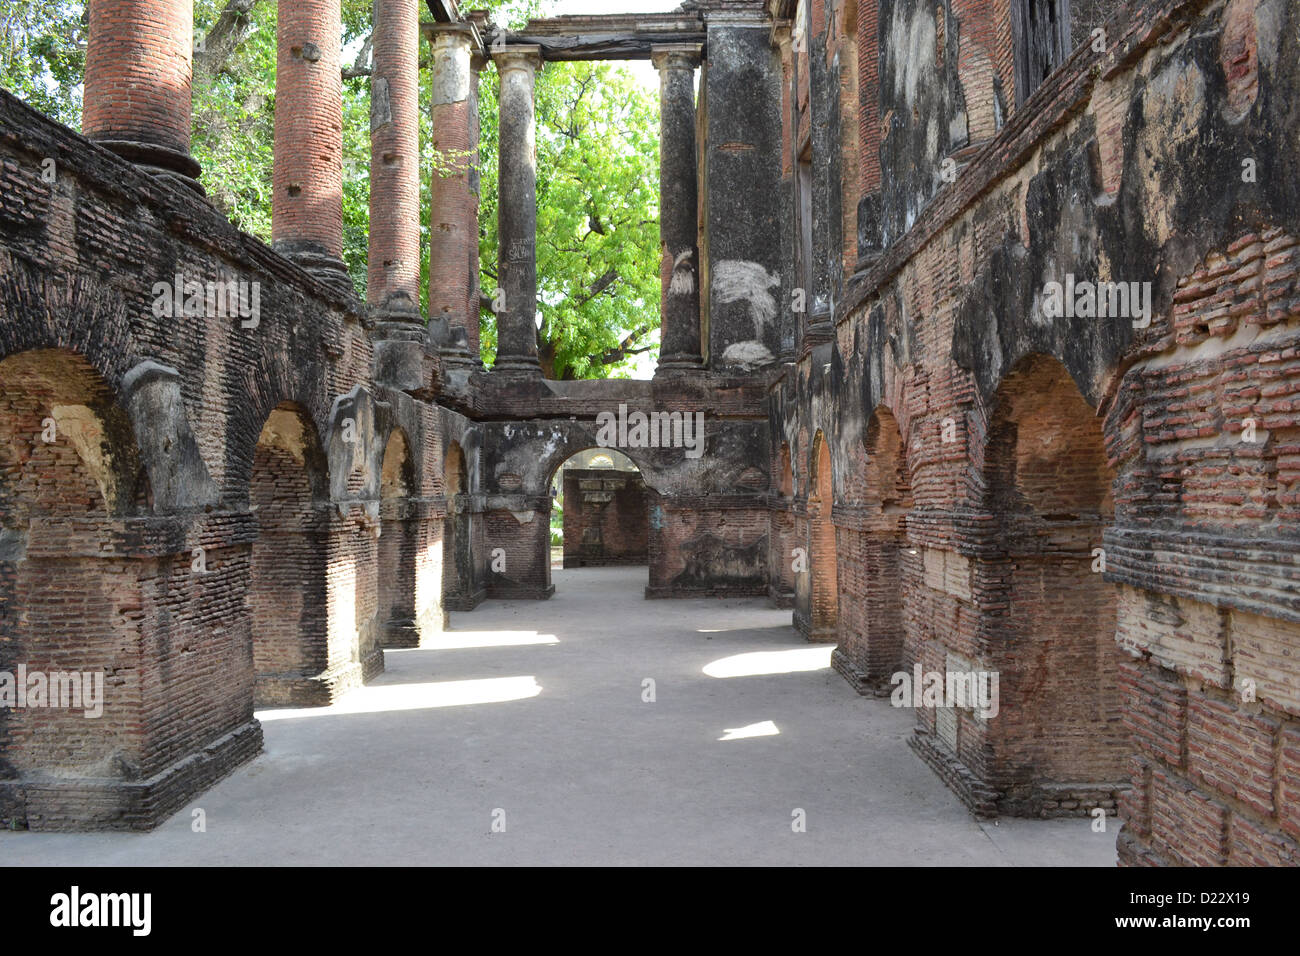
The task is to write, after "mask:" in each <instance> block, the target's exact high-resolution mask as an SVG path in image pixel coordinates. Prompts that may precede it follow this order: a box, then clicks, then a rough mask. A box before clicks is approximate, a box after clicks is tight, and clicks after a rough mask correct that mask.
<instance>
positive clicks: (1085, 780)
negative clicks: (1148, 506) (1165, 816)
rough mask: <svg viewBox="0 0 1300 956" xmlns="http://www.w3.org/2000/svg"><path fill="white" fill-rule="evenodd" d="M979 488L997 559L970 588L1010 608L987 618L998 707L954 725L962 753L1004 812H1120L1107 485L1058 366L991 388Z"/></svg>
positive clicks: (1087, 424)
mask: <svg viewBox="0 0 1300 956" xmlns="http://www.w3.org/2000/svg"><path fill="white" fill-rule="evenodd" d="M984 475H985V497H986V502H987V511H988V513H990V514H991V515H992V516H993V518H994V521H995V524H996V528H997V547H996V550H995V552H994V553H996V554H997V555H998V557H997V558H996V559H983V560H981V561H980V562H979V566H978V568H977V570H976V581H977V582H978V583H979V584H981V585H982V587H983V589H984V593H983V604H984V605H985V606H993V607H996V606H998V605H999V604H1002V605H1004V606H1005V610H1004V611H1001V612H1000V613H998V612H992V613H990V612H987V611H986V612H985V613H984V616H983V617H982V630H983V632H984V635H985V636H984V640H983V641H982V643H983V644H984V646H985V647H987V656H988V660H987V666H988V667H989V668H990V669H991V670H993V671H994V672H996V673H997V674H998V675H999V685H1000V704H999V709H998V715H997V717H996V718H995V719H991V720H985V721H980V720H979V719H978V718H977V717H975V716H973V715H972V714H971V713H967V712H963V713H961V714H960V717H959V720H960V721H961V725H960V726H958V727H957V728H956V729H955V731H956V736H957V740H956V743H957V751H958V753H959V754H962V755H963V762H965V763H967V766H983V767H986V768H987V769H986V770H985V771H984V773H985V774H986V775H987V780H988V782H989V783H990V784H991V785H992V786H993V788H994V790H995V791H996V792H997V793H998V794H999V809H1000V810H1001V811H1002V812H1004V813H1010V814H1024V815H1033V816H1037V815H1040V814H1048V815H1051V814H1054V813H1076V814H1081V813H1086V812H1087V811H1088V809H1089V808H1091V807H1095V806H1097V805H1098V804H1099V803H1100V802H1103V801H1113V800H1114V799H1116V796H1117V793H1118V789H1119V786H1120V782H1121V781H1123V780H1124V779H1125V777H1126V761H1127V756H1128V750H1129V748H1128V742H1127V735H1126V733H1125V730H1124V728H1123V725H1122V722H1121V719H1120V694H1119V687H1118V668H1119V661H1120V651H1119V649H1118V647H1117V646H1116V643H1115V615H1116V595H1115V591H1114V588H1113V587H1112V586H1111V585H1109V584H1107V583H1106V582H1105V581H1104V580H1103V579H1102V575H1101V573H1099V572H1100V566H1099V565H1098V562H1097V561H1096V557H1095V555H1094V549H1095V548H1099V547H1100V545H1101V539H1102V531H1103V529H1104V528H1105V526H1106V525H1107V524H1108V523H1110V521H1111V520H1112V517H1113V513H1114V508H1113V502H1112V497H1111V485H1112V482H1113V479H1114V475H1113V473H1112V471H1111V469H1110V468H1109V466H1108V464H1107V460H1106V453H1105V447H1104V444H1103V439H1102V429H1101V423H1100V421H1099V420H1098V419H1097V417H1096V415H1095V414H1094V412H1093V410H1092V408H1091V407H1090V406H1089V405H1088V403H1087V401H1086V400H1085V399H1084V397H1083V396H1082V394H1080V392H1079V389H1078V388H1077V386H1076V385H1075V383H1074V381H1073V379H1072V378H1071V377H1070V374H1069V372H1067V371H1066V369H1065V368H1064V366H1062V365H1061V364H1060V363H1059V362H1057V361H1056V360H1055V359H1052V358H1049V357H1046V356H1041V355H1034V356H1030V357H1029V358H1027V359H1025V360H1024V361H1022V362H1021V363H1019V364H1018V365H1017V366H1016V367H1015V368H1014V369H1013V370H1012V372H1011V373H1010V374H1008V375H1007V377H1006V378H1005V379H1004V380H1003V382H1002V384H1001V386H1000V387H999V388H998V391H997V394H996V395H995V398H994V406H993V414H992V418H991V421H990V426H989V434H988V444H987V450H986V454H985V471H984ZM967 737H969V741H967V739H966V738H967ZM977 751H978V753H979V758H978V762H976V759H977V758H976V752H977ZM1111 805H1112V806H1113V803H1112V804H1111Z"/></svg>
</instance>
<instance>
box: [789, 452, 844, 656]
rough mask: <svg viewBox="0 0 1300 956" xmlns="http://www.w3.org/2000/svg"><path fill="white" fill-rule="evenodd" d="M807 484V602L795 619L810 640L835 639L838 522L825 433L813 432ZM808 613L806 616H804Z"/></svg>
mask: <svg viewBox="0 0 1300 956" xmlns="http://www.w3.org/2000/svg"><path fill="white" fill-rule="evenodd" d="M809 469H810V470H809V487H808V554H807V563H808V572H807V577H808V591H807V593H808V603H807V607H806V609H802V610H804V615H801V614H800V613H799V610H801V609H798V608H797V609H796V613H795V623H796V626H797V627H798V629H799V630H800V631H801V632H802V633H803V635H804V637H806V638H807V639H808V640H810V641H819V642H823V641H835V640H836V639H837V636H838V635H837V630H838V624H839V569H838V566H837V562H838V558H837V557H836V541H835V525H834V523H833V521H832V520H831V509H832V507H833V495H834V493H833V491H832V479H831V452H830V448H829V447H828V445H827V442H826V436H825V435H824V434H822V432H821V431H820V430H819V431H818V432H817V433H816V434H815V435H814V436H813V443H812V451H811V453H810V455H809ZM805 615H806V616H805Z"/></svg>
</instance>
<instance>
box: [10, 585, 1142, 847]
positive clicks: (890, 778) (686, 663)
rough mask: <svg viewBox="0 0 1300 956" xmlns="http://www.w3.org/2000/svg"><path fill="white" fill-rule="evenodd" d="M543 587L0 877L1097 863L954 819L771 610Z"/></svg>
mask: <svg viewBox="0 0 1300 956" xmlns="http://www.w3.org/2000/svg"><path fill="white" fill-rule="evenodd" d="M554 578H555V583H556V589H557V590H556V594H555V597H554V598H552V599H551V600H549V601H545V602H531V601H528V602H523V601H520V602H506V601H490V602H488V603H486V604H484V605H482V606H481V607H480V608H479V609H478V610H476V611H473V612H471V613H465V614H453V616H452V630H451V631H449V632H447V633H445V634H444V635H442V637H441V640H440V645H439V646H438V647H435V648H428V649H425V648H420V649H414V650H399V651H388V652H387V670H386V672H385V673H384V674H383V675H382V676H381V677H379V678H378V679H376V680H375V681H374V682H373V683H371V684H369V685H367V686H365V687H362V688H360V689H358V690H355V691H353V692H352V693H350V694H348V695H347V696H346V697H344V698H343V700H342V701H341V702H340V703H338V704H336V705H335V706H332V707H328V708H319V709H298V710H278V711H262V712H259V714H258V717H259V718H260V719H261V720H262V721H263V724H264V728H265V734H266V751H265V753H263V754H262V755H261V756H260V757H258V758H257V759H256V760H254V761H253V762H251V763H250V764H248V765H246V766H245V767H243V768H242V769H240V770H238V771H236V772H235V773H234V774H233V775H232V776H230V777H228V778H227V779H225V780H224V781H222V782H221V783H220V784H218V785H217V786H216V787H214V788H213V789H212V790H210V791H209V792H208V793H206V794H204V795H203V796H202V797H200V798H199V799H198V800H196V801H195V802H194V803H192V804H190V805H189V806H188V807H187V808H186V809H185V810H183V811H182V812H180V813H178V814H176V815H175V816H174V817H172V818H171V819H170V820H168V821H167V822H166V823H165V824H164V825H163V826H161V827H160V828H158V829H157V830H155V831H153V832H151V833H138V834H133V833H82V834H53V833H52V834H42V833H0V862H3V863H4V864H11V865H13V864H22V865H42V864H50V865H69V864H83V865H85V864H89V865H98V864H116V865H131V864H144V865H159V864H161V865H221V864H243V865H276V864H335V865H337V864H344V865H346V864H422V865H423V864H435V865H436V864H503V865H511V864H610V865H638V864H705V865H718V864H721V865H727V864H741V865H744V864H796V865H812V864H836V865H841V864H842V865H862V864H867V865H871V864H903V865H908V864H950V865H968V864H976V865H1030V864H1035V865H1051V864H1069V865H1081V864H1082V865H1099V866H1113V865H1114V863H1115V833H1116V831H1117V829H1118V822H1117V821H1116V820H1115V819H1114V818H1113V817H1112V818H1110V819H1108V820H1107V832H1106V833H1094V832H1092V828H1091V821H1090V820H1087V819H1067V820H1052V821H1037V820H1017V819H1003V820H1001V821H1000V822H999V824H997V825H994V824H992V823H979V822H977V821H975V820H974V819H973V818H972V817H971V816H970V815H969V814H968V813H967V812H966V810H965V809H964V808H963V807H962V806H961V804H960V803H959V802H958V800H957V798H956V797H955V796H953V794H952V793H950V792H949V791H948V789H947V788H946V787H945V786H944V785H943V783H942V782H940V780H939V779H938V778H937V777H936V776H935V775H934V774H933V773H932V772H931V771H930V769H929V768H928V767H926V766H925V765H924V764H923V763H922V762H921V761H920V760H919V759H918V758H917V757H916V756H915V755H914V754H913V753H912V752H911V750H909V748H908V747H907V743H906V741H907V737H908V735H909V734H910V733H911V728H912V724H913V722H914V721H913V714H912V713H911V712H910V711H904V710H902V709H895V708H893V707H891V706H890V704H889V702H888V701H887V700H874V699H864V698H861V697H858V696H857V695H856V694H855V693H854V692H853V690H852V689H851V688H850V687H849V686H848V684H847V683H846V682H845V681H844V679H843V678H841V677H840V676H839V675H838V674H836V673H835V672H834V671H832V670H831V668H830V666H829V659H830V651H831V646H830V645H813V644H807V643H805V642H804V641H802V640H801V639H800V638H799V637H798V635H796V634H795V632H794V630H793V629H792V628H791V627H790V612H789V611H779V610H773V609H771V608H768V607H767V606H766V604H765V602H764V601H762V600H759V599H754V600H736V599H731V600H664V601H652V602H647V601H645V599H644V598H643V588H644V586H645V579H646V572H645V569H644V568H601V569H589V570H570V571H557V572H555V576H554ZM650 681H653V684H650V683H648V682H650ZM651 691H653V695H652V694H651ZM650 696H653V701H652V702H651V701H648V700H646V699H644V698H648V697H650ZM196 810H202V811H203V813H202V814H196V812H195V811H196ZM796 811H802V816H801V815H800V814H798V813H796ZM199 817H201V818H202V820H203V822H204V824H205V826H206V831H205V832H195V826H196V822H195V821H196V819H198V818H199ZM799 819H803V820H804V821H805V822H806V829H805V830H804V832H796V831H795V827H793V826H792V824H794V823H796V821H797V820H799Z"/></svg>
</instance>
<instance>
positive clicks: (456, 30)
mask: <svg viewBox="0 0 1300 956" xmlns="http://www.w3.org/2000/svg"><path fill="white" fill-rule="evenodd" d="M420 32H421V33H423V34H424V36H425V37H427V38H428V40H429V42H430V43H431V44H433V45H434V46H435V47H439V46H467V47H470V48H471V49H472V48H473V47H474V46H476V44H475V42H474V39H475V38H474V28H473V27H471V26H470V25H469V24H467V23H421V24H420Z"/></svg>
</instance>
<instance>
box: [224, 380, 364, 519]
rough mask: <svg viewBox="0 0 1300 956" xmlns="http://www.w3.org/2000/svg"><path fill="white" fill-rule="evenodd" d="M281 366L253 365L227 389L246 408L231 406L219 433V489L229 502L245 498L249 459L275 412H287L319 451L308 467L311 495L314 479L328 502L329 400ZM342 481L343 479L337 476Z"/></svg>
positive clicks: (331, 408)
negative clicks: (222, 473)
mask: <svg viewBox="0 0 1300 956" xmlns="http://www.w3.org/2000/svg"><path fill="white" fill-rule="evenodd" d="M285 366H286V363H285V362H284V361H271V360H269V359H268V360H267V361H265V362H260V363H255V364H253V365H250V367H249V368H248V369H247V370H245V371H244V373H243V376H242V379H241V380H240V381H239V382H238V383H237V384H235V385H233V386H232V388H234V389H236V390H238V391H242V393H243V394H245V395H246V396H247V401H246V402H231V403H230V405H229V408H228V411H227V415H228V418H227V424H226V429H225V436H224V437H225V443H226V448H225V457H226V464H225V476H226V477H225V486H226V488H227V494H228V495H229V496H230V497H232V498H233V499H235V500H237V501H238V500H243V499H244V497H245V496H246V495H247V492H248V486H249V481H250V478H251V476H252V473H253V457H254V454H255V453H256V450H257V446H258V444H259V443H260V441H261V438H262V430H263V429H264V428H265V427H266V423H267V421H268V420H269V419H270V417H271V415H272V414H273V413H274V412H275V411H276V410H277V409H278V408H280V407H281V406H286V405H288V406H292V407H293V408H294V409H295V414H297V415H298V416H299V417H300V418H301V419H302V420H303V421H304V422H305V423H307V424H309V425H310V427H311V433H312V435H313V437H314V447H316V448H319V450H320V456H319V462H318V463H316V462H314V463H313V472H312V480H313V489H314V490H315V484H314V483H315V482H316V480H317V477H318V476H323V477H324V479H325V485H324V486H323V488H321V489H320V490H319V494H320V496H321V497H322V498H327V497H328V496H329V492H330V489H329V480H330V473H331V468H330V465H331V461H330V458H329V456H328V449H329V441H330V439H331V438H332V437H333V434H334V429H332V428H331V416H332V413H333V410H334V409H333V405H334V401H335V400H334V399H331V397H330V396H329V395H327V394H326V393H325V392H324V390H323V389H318V388H315V387H313V385H312V383H311V382H309V381H308V380H307V378H306V376H305V375H303V374H301V373H299V372H298V371H297V370H295V369H291V368H287V367H285ZM341 477H342V478H346V476H341Z"/></svg>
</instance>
